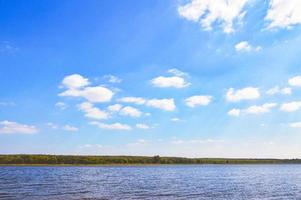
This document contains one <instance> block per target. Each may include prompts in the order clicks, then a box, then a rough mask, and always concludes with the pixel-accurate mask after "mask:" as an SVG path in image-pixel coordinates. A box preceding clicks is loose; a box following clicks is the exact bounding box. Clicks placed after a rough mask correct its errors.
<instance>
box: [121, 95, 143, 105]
mask: <svg viewBox="0 0 301 200" xmlns="http://www.w3.org/2000/svg"><path fill="white" fill-rule="evenodd" d="M118 101H120V102H124V103H134V104H138V105H142V104H145V102H146V100H145V99H144V98H141V97H123V98H121V99H118Z"/></svg>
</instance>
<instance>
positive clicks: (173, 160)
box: [0, 154, 301, 166]
mask: <svg viewBox="0 0 301 200" xmlns="http://www.w3.org/2000/svg"><path fill="white" fill-rule="evenodd" d="M201 164H232V165H234V164H301V159H256V158H253V159H252V158H184V157H160V156H83V155H42V154H39V155H36V154H13V155H12V154H10V155H8V154H7V155H0V166H157V165H201Z"/></svg>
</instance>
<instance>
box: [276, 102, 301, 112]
mask: <svg viewBox="0 0 301 200" xmlns="http://www.w3.org/2000/svg"><path fill="white" fill-rule="evenodd" d="M300 108H301V101H292V102H289V103H283V104H282V105H281V106H280V110H281V111H284V112H295V111H297V110H299V109H300Z"/></svg>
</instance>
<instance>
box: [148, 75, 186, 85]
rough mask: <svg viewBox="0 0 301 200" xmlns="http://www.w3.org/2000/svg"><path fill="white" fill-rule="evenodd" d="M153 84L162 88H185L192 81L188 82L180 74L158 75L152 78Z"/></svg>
mask: <svg viewBox="0 0 301 200" xmlns="http://www.w3.org/2000/svg"><path fill="white" fill-rule="evenodd" d="M151 84H152V85H153V86H155V87H160V88H167V87H174V88H184V87H187V86H189V85H190V83H188V82H186V80H185V79H184V78H183V77H180V76H170V77H167V76H158V77H156V78H154V79H152V80H151Z"/></svg>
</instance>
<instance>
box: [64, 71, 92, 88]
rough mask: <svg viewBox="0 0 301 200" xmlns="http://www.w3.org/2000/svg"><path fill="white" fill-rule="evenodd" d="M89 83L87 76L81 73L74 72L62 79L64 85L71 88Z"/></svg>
mask: <svg viewBox="0 0 301 200" xmlns="http://www.w3.org/2000/svg"><path fill="white" fill-rule="evenodd" d="M89 84H90V83H89V80H88V79H87V78H84V77H82V76H81V75H79V74H72V75H69V76H66V77H65V78H64V79H63V81H62V85H63V86H65V87H67V88H69V89H78V88H82V87H85V86H87V85H89Z"/></svg>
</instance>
